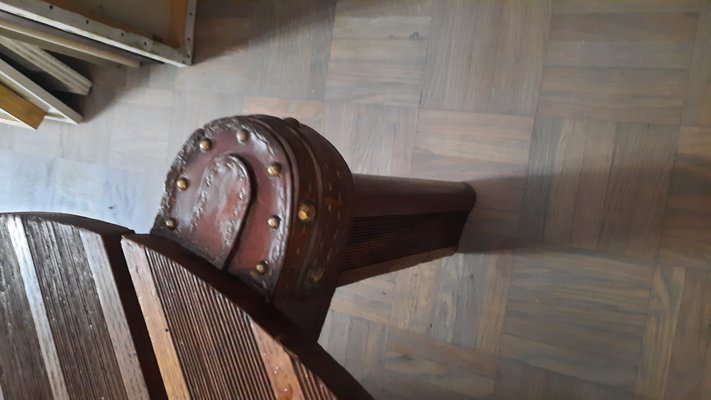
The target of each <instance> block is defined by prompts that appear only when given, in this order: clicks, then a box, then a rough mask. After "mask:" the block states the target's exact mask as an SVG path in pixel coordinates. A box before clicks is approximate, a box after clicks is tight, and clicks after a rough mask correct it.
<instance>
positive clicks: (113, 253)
mask: <svg viewBox="0 0 711 400" xmlns="http://www.w3.org/2000/svg"><path fill="white" fill-rule="evenodd" d="M130 232H131V231H130V230H128V229H125V228H122V227H119V226H115V225H110V224H106V223H102V222H98V221H91V220H87V219H83V218H79V217H72V216H59V215H42V214H2V215H0V238H1V240H0V247H1V248H2V251H0V257H1V258H2V261H1V262H2V271H1V272H0V273H1V274H2V276H3V279H2V293H3V294H4V295H3V296H5V294H7V295H8V296H7V298H8V301H3V302H2V304H3V307H2V312H3V314H2V320H1V321H2V325H1V326H2V331H3V335H2V336H0V348H1V349H2V356H1V357H0V362H1V363H2V364H0V371H1V372H0V382H1V385H0V387H2V390H3V396H4V398H7V399H13V398H17V399H25V398H46V399H74V398H105V399H148V398H149V396H150V398H157V399H159V398H165V392H164V391H163V385H162V381H161V379H160V377H159V375H158V370H157V365H156V360H155V358H154V356H153V352H152V349H151V348H150V346H149V345H148V331H147V330H146V328H145V325H144V323H143V319H141V318H136V317H137V316H138V314H135V312H137V311H138V310H137V309H136V308H135V307H136V306H137V304H135V301H136V300H135V294H134V292H133V288H132V286H131V285H130V284H129V282H127V280H126V278H127V275H126V274H127V270H126V265H125V261H124V259H123V256H122V254H121V253H120V249H119V247H118V245H119V240H120V238H121V235H122V234H125V233H130Z"/></svg>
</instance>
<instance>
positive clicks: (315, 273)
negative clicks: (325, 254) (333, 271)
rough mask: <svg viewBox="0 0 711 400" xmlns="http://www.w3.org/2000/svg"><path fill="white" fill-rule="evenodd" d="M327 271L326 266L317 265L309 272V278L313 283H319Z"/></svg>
mask: <svg viewBox="0 0 711 400" xmlns="http://www.w3.org/2000/svg"><path fill="white" fill-rule="evenodd" d="M325 273H326V268H324V267H316V268H313V269H312V270H311V271H310V272H309V278H310V279H311V282H312V283H319V282H320V281H321V279H323V275H324V274H325Z"/></svg>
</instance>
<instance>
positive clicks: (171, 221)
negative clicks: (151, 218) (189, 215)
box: [164, 218, 178, 231]
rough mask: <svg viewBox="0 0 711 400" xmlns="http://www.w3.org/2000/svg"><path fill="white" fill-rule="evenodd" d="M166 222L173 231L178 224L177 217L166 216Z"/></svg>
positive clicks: (166, 225)
mask: <svg viewBox="0 0 711 400" xmlns="http://www.w3.org/2000/svg"><path fill="white" fill-rule="evenodd" d="M164 223H165V227H166V228H168V229H170V230H171V231H172V230H173V229H175V227H176V226H177V225H178V223H177V222H175V219H173V218H166V219H165V222H164Z"/></svg>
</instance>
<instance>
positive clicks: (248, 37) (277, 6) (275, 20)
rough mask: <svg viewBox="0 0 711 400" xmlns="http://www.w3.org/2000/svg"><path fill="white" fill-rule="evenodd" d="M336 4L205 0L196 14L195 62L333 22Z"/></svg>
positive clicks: (304, 0) (305, 0)
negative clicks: (305, 28)
mask: <svg viewBox="0 0 711 400" xmlns="http://www.w3.org/2000/svg"><path fill="white" fill-rule="evenodd" d="M335 4H336V2H335V1H329V0H295V1H254V0H252V1H245V0H241V1H229V0H218V1H206V2H201V3H199V4H198V8H197V13H196V16H195V46H194V63H195V64H198V63H201V62H205V61H208V60H210V59H212V58H216V57H220V56H222V55H225V54H229V53H234V52H238V51H240V50H246V49H247V47H248V45H249V44H250V43H253V44H255V43H259V42H263V41H267V40H270V39H273V38H274V37H277V36H289V35H291V34H293V33H294V32H295V31H296V30H298V29H300V28H302V27H307V26H310V25H314V24H323V23H324V21H326V22H330V21H333V18H334V14H335ZM329 33H330V31H329Z"/></svg>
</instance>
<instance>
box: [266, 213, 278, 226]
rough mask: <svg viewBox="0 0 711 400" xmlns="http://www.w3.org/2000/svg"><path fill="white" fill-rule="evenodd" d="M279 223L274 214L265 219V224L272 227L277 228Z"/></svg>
mask: <svg viewBox="0 0 711 400" xmlns="http://www.w3.org/2000/svg"><path fill="white" fill-rule="evenodd" d="M280 223H281V220H280V219H279V217H277V216H276V215H273V216H271V217H269V219H267V224H268V225H269V227H270V228H272V229H276V228H278V227H279V224H280Z"/></svg>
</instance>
